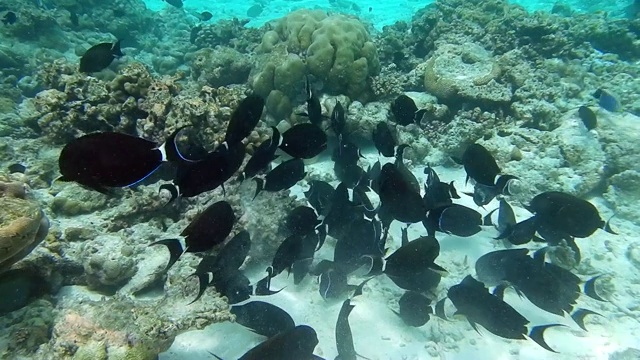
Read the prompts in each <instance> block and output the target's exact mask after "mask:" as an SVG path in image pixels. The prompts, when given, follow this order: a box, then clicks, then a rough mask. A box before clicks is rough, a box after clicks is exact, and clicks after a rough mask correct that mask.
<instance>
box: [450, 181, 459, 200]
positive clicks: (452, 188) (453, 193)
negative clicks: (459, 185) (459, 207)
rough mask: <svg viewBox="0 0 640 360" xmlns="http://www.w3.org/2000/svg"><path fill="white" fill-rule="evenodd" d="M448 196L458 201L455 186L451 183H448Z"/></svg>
mask: <svg viewBox="0 0 640 360" xmlns="http://www.w3.org/2000/svg"><path fill="white" fill-rule="evenodd" d="M449 194H450V195H451V198H453V199H460V195H458V190H456V186H455V185H454V184H453V181H451V182H450V183H449Z"/></svg>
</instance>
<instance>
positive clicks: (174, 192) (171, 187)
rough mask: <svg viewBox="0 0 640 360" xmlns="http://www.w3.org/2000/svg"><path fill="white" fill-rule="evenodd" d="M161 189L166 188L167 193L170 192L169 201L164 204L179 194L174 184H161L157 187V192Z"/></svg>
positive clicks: (170, 201)
mask: <svg viewBox="0 0 640 360" xmlns="http://www.w3.org/2000/svg"><path fill="white" fill-rule="evenodd" d="M162 190H167V191H169V193H171V199H169V202H168V203H167V204H166V205H169V204H171V203H172V202H173V200H175V199H177V198H178V196H179V192H178V188H177V187H176V186H175V185H174V184H162V185H160V188H159V189H158V193H160V192H161V191H162Z"/></svg>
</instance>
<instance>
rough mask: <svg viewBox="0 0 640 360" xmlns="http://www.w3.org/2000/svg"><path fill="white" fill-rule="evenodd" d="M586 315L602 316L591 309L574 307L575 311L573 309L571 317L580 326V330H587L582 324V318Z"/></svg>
mask: <svg viewBox="0 0 640 360" xmlns="http://www.w3.org/2000/svg"><path fill="white" fill-rule="evenodd" d="M587 315H598V316H602V315H600V314H598V313H597V312H595V311H591V310H588V309H582V308H579V309H576V311H574V312H573V313H572V314H571V318H572V319H573V321H574V322H575V323H576V324H578V326H580V328H581V329H582V330H584V331H587V328H586V327H585V326H584V318H585V317H586V316H587Z"/></svg>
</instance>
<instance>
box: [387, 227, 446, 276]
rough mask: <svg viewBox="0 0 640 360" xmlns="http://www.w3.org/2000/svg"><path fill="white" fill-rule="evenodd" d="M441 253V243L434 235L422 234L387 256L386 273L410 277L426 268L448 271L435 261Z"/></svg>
mask: <svg viewBox="0 0 640 360" xmlns="http://www.w3.org/2000/svg"><path fill="white" fill-rule="evenodd" d="M438 255H440V244H439V243H438V240H436V238H434V237H432V236H422V237H420V238H418V239H415V240H413V241H410V242H409V243H408V244H406V245H403V246H401V247H399V248H398V249H397V250H396V251H394V252H393V253H392V254H391V255H389V256H388V257H387V258H386V263H385V268H384V273H385V274H386V275H387V276H394V277H404V278H408V277H411V276H413V275H415V274H419V273H422V272H424V271H426V270H433V271H439V272H446V270H445V269H443V268H442V267H441V266H440V265H438V264H436V263H434V261H435V259H436V258H437V257H438Z"/></svg>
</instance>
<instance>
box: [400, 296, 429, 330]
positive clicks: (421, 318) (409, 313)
mask: <svg viewBox="0 0 640 360" xmlns="http://www.w3.org/2000/svg"><path fill="white" fill-rule="evenodd" d="M430 305H431V299H429V298H428V297H426V296H424V295H422V294H421V293H419V292H415V291H406V292H405V293H404V294H403V295H402V297H400V300H399V301H398V307H399V308H400V311H399V312H397V313H396V315H398V316H399V317H400V318H401V319H402V321H403V322H404V323H405V324H406V325H408V326H413V327H420V326H422V325H424V324H426V323H427V322H428V321H429V319H430V318H431V314H432V309H431V306H430Z"/></svg>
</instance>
